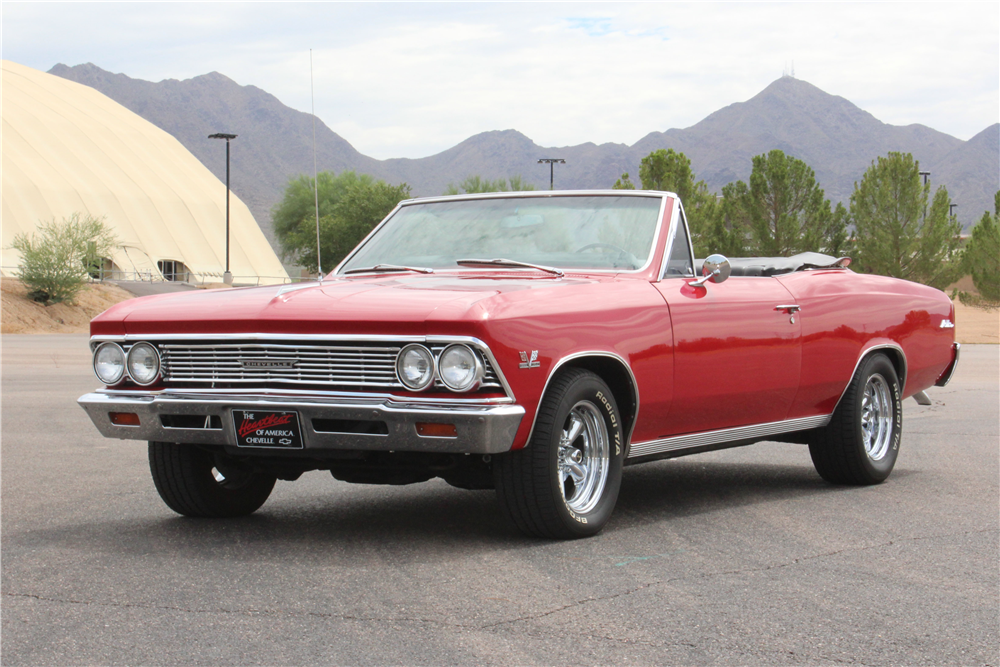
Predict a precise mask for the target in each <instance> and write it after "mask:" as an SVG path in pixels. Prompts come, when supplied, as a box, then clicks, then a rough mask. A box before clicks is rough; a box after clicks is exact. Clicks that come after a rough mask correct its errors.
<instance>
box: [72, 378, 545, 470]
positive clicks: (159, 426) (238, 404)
mask: <svg viewBox="0 0 1000 667" xmlns="http://www.w3.org/2000/svg"><path fill="white" fill-rule="evenodd" d="M77 402H78V403H79V404H80V407H82V408H83V409H84V410H86V411H87V414H88V415H90V419H91V421H93V422H94V425H95V426H96V427H97V430H99V431H100V432H101V434H102V435H104V436H106V437H109V438H120V439H124V440H153V441H162V442H178V443H191V444H202V445H227V446H232V447H235V446H236V432H235V429H234V426H233V419H232V411H233V409H254V408H255V409H257V410H276V411H289V410H294V411H296V412H298V413H299V424H300V426H301V429H302V440H303V445H304V448H303V449H289V450H285V449H265V448H256V447H254V448H240V449H241V451H246V452H247V453H254V452H258V453H259V452H265V453H272V454H273V453H276V452H278V451H283V452H287V453H289V454H293V455H294V454H296V453H302V452H305V453H313V454H321V453H322V452H323V451H324V450H326V451H336V450H341V451H343V450H365V451H411V452H441V453H460V454H499V453H502V452H506V451H509V450H510V448H511V446H512V445H513V443H514V436H515V434H516V433H517V429H518V426H520V424H521V419H522V418H523V417H524V413H525V411H524V408H523V407H521V406H519V405H478V406H476V405H468V404H465V405H456V404H448V403H442V404H427V403H420V404H418V403H411V402H405V401H392V400H377V399H376V400H373V399H371V398H353V397H346V396H345V397H341V398H322V399H320V398H312V399H310V398H305V397H301V396H269V395H261V394H230V395H226V396H220V395H217V394H198V393H191V394H176V393H172V394H162V393H152V392H123V391H116V392H114V393H110V392H102V391H98V392H93V393H90V394H85V395H83V396H81V397H80V398H79V399H78V401H77ZM109 412H132V413H135V414H138V415H139V421H140V426H120V425H117V424H113V423H111V418H110V417H109V415H108V413H109ZM160 415H181V416H205V417H206V418H207V417H208V416H210V415H217V416H219V417H220V418H221V424H222V428H170V427H166V426H164V425H163V422H162V421H161V419H160ZM313 419H333V420H357V421H381V422H385V424H386V426H387V427H388V435H370V434H359V433H334V432H325V431H317V430H316V429H315V428H314V425H313V422H312V420H313ZM417 422H436V423H441V422H444V423H449V424H454V425H455V428H456V430H457V433H458V435H457V437H454V438H450V437H430V436H421V435H418V433H417V429H416V423H417Z"/></svg>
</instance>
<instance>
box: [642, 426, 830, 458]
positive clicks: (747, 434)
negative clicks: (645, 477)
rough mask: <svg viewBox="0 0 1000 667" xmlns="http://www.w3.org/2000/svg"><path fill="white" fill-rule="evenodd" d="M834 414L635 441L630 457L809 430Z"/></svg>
mask: <svg viewBox="0 0 1000 667" xmlns="http://www.w3.org/2000/svg"><path fill="white" fill-rule="evenodd" d="M832 416H833V415H817V416H815V417H802V418H799V419H787V420H785V421H780V422H769V423H766V424H753V425H751V426H737V427H735V428H725V429H721V430H718V431H706V432H703V433H688V434H685V435H675V436H673V437H670V438H662V439H660V440H648V441H646V442H633V443H632V447H631V449H630V450H629V454H628V457H629V458H630V459H635V458H639V457H643V456H654V455H656V454H664V453H667V452H676V451H681V450H685V449H699V448H701V447H711V446H713V445H720V444H723V443H727V442H739V441H743V440H760V439H763V438H766V437H767V436H770V435H780V434H782V433H793V432H795V431H805V430H808V429H811V428H820V427H822V426H826V425H827V424H829V423H830V419H831V417H832Z"/></svg>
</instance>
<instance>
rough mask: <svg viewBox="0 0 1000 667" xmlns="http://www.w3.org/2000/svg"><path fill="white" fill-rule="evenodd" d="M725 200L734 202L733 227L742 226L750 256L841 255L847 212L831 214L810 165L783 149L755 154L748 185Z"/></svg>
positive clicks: (728, 194) (840, 211)
mask: <svg viewBox="0 0 1000 667" xmlns="http://www.w3.org/2000/svg"><path fill="white" fill-rule="evenodd" d="M723 192H724V193H726V190H725V189H723ZM726 199H727V200H729V199H732V204H731V206H732V207H733V208H732V209H731V211H730V218H731V223H732V224H734V225H737V226H739V225H742V227H743V230H744V233H745V235H746V251H747V252H749V254H751V255H759V256H765V257H783V256H788V255H794V254H796V253H800V252H807V251H816V252H827V253H830V254H836V253H837V252H838V251H841V250H842V247H843V246H845V245H846V241H847V210H846V209H845V208H844V207H843V206H841V207H840V208H839V209H838V210H837V212H836V213H835V212H834V211H832V210H831V208H830V201H829V200H827V199H825V198H824V197H823V189H822V188H820V187H819V184H818V183H817V182H816V174H815V173H814V172H813V170H812V169H811V168H810V167H809V165H807V164H806V163H805V162H803V161H802V160H799V159H798V158H794V157H790V156H788V155H785V153H784V152H783V151H780V150H773V151H770V152H769V153H767V154H766V155H757V156H755V157H754V158H753V170H752V171H751V173H750V184H749V186H742V187H738V188H736V187H734V188H731V189H730V190H729V191H728V193H726ZM728 203H729V202H728V201H727V204H728Z"/></svg>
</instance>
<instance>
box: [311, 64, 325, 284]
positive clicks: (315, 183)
mask: <svg viewBox="0 0 1000 667" xmlns="http://www.w3.org/2000/svg"><path fill="white" fill-rule="evenodd" d="M309 96H310V98H311V100H312V123H313V195H314V197H313V198H314V200H315V202H316V273H317V280H319V282H320V283H322V282H323V262H322V261H321V259H320V256H319V174H318V173H317V171H316V88H315V86H314V85H313V50H312V49H309Z"/></svg>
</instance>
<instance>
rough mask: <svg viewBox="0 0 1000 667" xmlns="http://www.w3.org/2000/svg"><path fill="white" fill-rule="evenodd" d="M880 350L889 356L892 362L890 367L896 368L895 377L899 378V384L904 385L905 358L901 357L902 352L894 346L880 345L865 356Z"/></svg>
mask: <svg viewBox="0 0 1000 667" xmlns="http://www.w3.org/2000/svg"><path fill="white" fill-rule="evenodd" d="M879 352H881V353H882V354H884V355H885V356H887V357H888V358H889V361H890V362H891V363H892V367H893V368H894V369H895V370H896V377H897V378H899V386H900V387H905V386H906V359H905V358H904V357H903V353H902V352H900V351H899V350H897V349H896V348H894V347H880V348H876V349H874V350H872V351H871V352H869V353H868V354H866V355H865V357H870V356H872V355H873V354H878V353H879Z"/></svg>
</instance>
